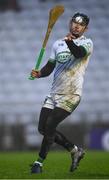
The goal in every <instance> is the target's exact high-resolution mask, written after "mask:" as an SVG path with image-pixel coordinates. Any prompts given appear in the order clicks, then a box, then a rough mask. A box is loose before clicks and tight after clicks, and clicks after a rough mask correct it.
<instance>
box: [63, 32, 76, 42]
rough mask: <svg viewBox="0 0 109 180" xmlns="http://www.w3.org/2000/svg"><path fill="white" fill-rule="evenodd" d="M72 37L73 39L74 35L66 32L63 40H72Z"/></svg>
mask: <svg viewBox="0 0 109 180" xmlns="http://www.w3.org/2000/svg"><path fill="white" fill-rule="evenodd" d="M73 39H75V36H73V35H72V34H71V33H68V34H67V35H66V36H65V38H64V40H67V41H72V40H73Z"/></svg>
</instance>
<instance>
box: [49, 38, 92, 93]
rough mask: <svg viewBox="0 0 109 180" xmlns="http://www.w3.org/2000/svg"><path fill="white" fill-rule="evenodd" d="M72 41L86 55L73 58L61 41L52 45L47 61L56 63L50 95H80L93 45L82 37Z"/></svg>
mask: <svg viewBox="0 0 109 180" xmlns="http://www.w3.org/2000/svg"><path fill="white" fill-rule="evenodd" d="M73 41H74V43H75V44H76V45H78V46H80V45H81V46H83V47H84V48H85V49H86V51H87V55H86V56H85V57H84V58H79V59H77V58H75V57H74V56H73V55H72V54H71V52H70V50H69V48H68V46H67V44H66V42H65V41H64V40H62V39H61V40H57V41H56V42H55V43H54V44H53V47H52V51H51V55H50V60H49V61H50V62H52V63H54V62H56V67H55V72H54V80H53V84H52V88H51V93H55V94H66V95H72V94H77V95H80V96H81V94H82V86H83V80H84V74H85V69H86V67H87V64H88V61H89V57H90V55H91V53H92V50H93V43H92V41H91V39H87V38H86V37H84V36H81V37H80V38H77V39H75V40H73Z"/></svg>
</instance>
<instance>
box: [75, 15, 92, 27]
mask: <svg viewBox="0 0 109 180" xmlns="http://www.w3.org/2000/svg"><path fill="white" fill-rule="evenodd" d="M79 17H80V20H81V21H79V19H78V18H79ZM89 20H90V18H89V17H88V16H87V15H86V14H83V13H79V12H78V13H76V14H74V16H73V17H72V21H73V22H77V23H80V24H82V25H86V26H88V24H89Z"/></svg>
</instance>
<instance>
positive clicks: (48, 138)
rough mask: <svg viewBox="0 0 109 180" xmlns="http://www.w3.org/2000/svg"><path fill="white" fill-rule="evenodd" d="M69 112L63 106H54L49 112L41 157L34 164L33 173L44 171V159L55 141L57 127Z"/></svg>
mask: <svg viewBox="0 0 109 180" xmlns="http://www.w3.org/2000/svg"><path fill="white" fill-rule="evenodd" d="M44 110H45V111H46V109H43V110H42V111H44ZM69 114H70V113H69V112H67V111H65V110H63V109H61V108H57V107H56V108H54V109H53V110H52V111H51V112H50V113H49V117H48V119H47V120H46V125H45V126H44V128H43V130H44V133H43V134H44V137H43V140H42V144H41V148H40V152H39V158H38V160H37V161H36V162H35V163H34V164H33V165H32V169H31V172H32V173H41V172H42V163H43V161H44V159H45V158H46V156H47V154H48V151H49V149H50V147H51V145H52V144H53V142H54V139H55V132H56V127H57V125H58V124H59V123H60V122H61V121H63V120H64V119H65V118H66V117H67V116H68V115H69ZM42 121H44V117H43V120H42ZM41 132H42V130H41Z"/></svg>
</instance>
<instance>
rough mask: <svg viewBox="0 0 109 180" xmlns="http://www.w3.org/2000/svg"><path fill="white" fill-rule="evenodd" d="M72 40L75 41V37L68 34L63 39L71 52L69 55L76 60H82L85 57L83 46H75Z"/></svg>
mask: <svg viewBox="0 0 109 180" xmlns="http://www.w3.org/2000/svg"><path fill="white" fill-rule="evenodd" d="M73 39H75V36H73V35H72V34H71V33H69V34H68V35H67V36H66V37H65V38H64V40H65V42H66V44H67V46H68V48H69V50H70V52H71V54H73V55H74V57H76V58H83V57H84V56H86V55H87V51H86V49H85V48H84V47H83V46H77V45H76V44H75V43H74V41H73Z"/></svg>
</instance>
